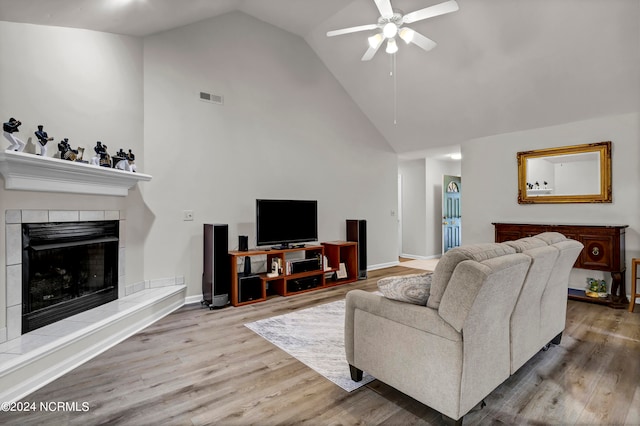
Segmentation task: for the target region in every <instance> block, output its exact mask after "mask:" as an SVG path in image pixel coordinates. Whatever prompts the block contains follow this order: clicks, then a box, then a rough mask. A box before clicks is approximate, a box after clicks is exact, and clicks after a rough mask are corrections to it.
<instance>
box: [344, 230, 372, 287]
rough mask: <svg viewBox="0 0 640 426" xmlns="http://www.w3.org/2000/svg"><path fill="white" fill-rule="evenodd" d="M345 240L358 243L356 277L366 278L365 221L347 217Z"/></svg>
mask: <svg viewBox="0 0 640 426" xmlns="http://www.w3.org/2000/svg"><path fill="white" fill-rule="evenodd" d="M347 241H355V242H357V243H358V279H359V280H366V279H367V221H366V220H362V219H358V220H355V219H347Z"/></svg>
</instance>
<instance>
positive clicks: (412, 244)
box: [398, 158, 464, 258]
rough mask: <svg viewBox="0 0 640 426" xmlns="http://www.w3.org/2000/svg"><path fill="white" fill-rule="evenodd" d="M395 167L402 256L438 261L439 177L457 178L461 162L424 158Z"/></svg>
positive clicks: (439, 241) (440, 197)
mask: <svg viewBox="0 0 640 426" xmlns="http://www.w3.org/2000/svg"><path fill="white" fill-rule="evenodd" d="M398 167H399V173H400V174H401V175H402V182H403V183H402V192H403V194H402V200H403V201H402V202H403V206H402V253H403V254H404V255H405V256H407V257H415V258H431V257H438V256H440V255H441V254H442V177H443V176H444V175H453V176H460V162H459V161H446V160H438V159H435V158H425V159H419V160H407V161H400V162H399V166H398ZM463 188H464V186H463ZM463 188H462V191H464V189H463ZM462 198H463V200H464V196H463V197H462ZM463 202H464V201H463Z"/></svg>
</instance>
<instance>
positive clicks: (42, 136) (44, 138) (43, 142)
mask: <svg viewBox="0 0 640 426" xmlns="http://www.w3.org/2000/svg"><path fill="white" fill-rule="evenodd" d="M42 127H43V126H42V124H40V125H38V130H37V131H36V132H35V135H36V137H37V138H38V142H39V143H40V154H37V155H41V156H43V157H46V156H47V142H49V141H52V140H53V138H52V137H49V135H47V132H45V131H44V130H42Z"/></svg>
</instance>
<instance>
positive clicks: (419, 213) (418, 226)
mask: <svg viewBox="0 0 640 426" xmlns="http://www.w3.org/2000/svg"><path fill="white" fill-rule="evenodd" d="M398 174H400V176H401V177H402V197H401V198H402V253H401V254H402V256H404V257H411V258H414V257H415V258H421V257H424V256H426V254H427V239H426V236H427V231H426V227H427V221H426V216H427V200H426V196H427V192H426V179H425V176H426V174H425V161H424V159H419V160H410V161H400V162H399V163H398Z"/></svg>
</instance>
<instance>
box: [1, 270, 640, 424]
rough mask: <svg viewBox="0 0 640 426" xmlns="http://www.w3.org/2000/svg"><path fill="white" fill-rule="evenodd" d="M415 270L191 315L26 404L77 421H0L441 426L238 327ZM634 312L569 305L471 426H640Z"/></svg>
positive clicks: (13, 418) (413, 407)
mask: <svg viewBox="0 0 640 426" xmlns="http://www.w3.org/2000/svg"><path fill="white" fill-rule="evenodd" d="M412 272H420V271H416V270H412V269H409V268H404V267H400V266H396V267H393V268H388V269H384V270H380V271H373V272H370V273H369V279H368V280H363V281H359V282H357V283H353V284H349V285H345V286H339V287H333V288H329V289H326V290H320V291H316V292H311V293H305V294H301V295H297V296H292V297H287V298H283V297H273V298H270V299H269V300H267V301H266V302H263V303H257V304H253V305H247V306H242V307H237V308H233V307H229V308H224V309H221V310H216V311H210V310H208V309H204V308H202V307H201V306H200V305H199V304H196V305H187V306H184V307H183V308H181V309H179V310H177V311H176V312H174V313H172V314H171V315H168V316H167V317H165V318H163V319H162V320H160V321H158V322H157V323H155V324H153V325H152V326H150V327H148V328H147V329H145V330H143V331H142V332H140V333H138V334H136V335H134V336H132V337H131V338H129V339H127V340H126V341H124V342H123V343H121V344H119V345H116V346H115V347H113V348H111V349H110V350H108V351H106V352H104V353H103V354H101V355H99V356H98V357H96V358H94V359H93V360H91V361H89V362H87V363H86V364H84V365H82V366H80V367H78V368H77V369H75V370H73V371H72V372H70V373H68V374H66V375H64V376H62V377H61V378H59V379H58V380H55V381H54V382H52V383H50V384H48V385H47V386H45V387H43V388H42V389H40V390H38V391H36V392H35V393H33V394H32V395H30V396H28V397H27V398H25V401H28V402H35V403H36V404H39V403H40V402H68V403H73V402H77V403H78V404H77V407H78V411H75V412H69V411H53V412H43V411H40V410H37V411H36V412H31V413H1V412H0V423H1V424H15V425H40V424H46V425H63V424H73V425H95V424H109V425H119V424H127V425H164V424H169V425H192V424H193V425H204V424H210V425H249V424H253V425H300V424H309V425H440V424H442V419H441V417H440V415H439V414H438V413H437V412H435V411H434V410H432V409H430V408H429V407H426V406H424V405H423V404H421V403H419V402H417V401H415V400H413V399H411V398H409V397H407V396H405V395H403V394H402V393H400V392H398V391H396V390H394V389H393V388H390V387H389V386H386V385H385V384H384V383H381V382H379V381H377V380H376V381H373V382H372V383H370V384H368V385H366V386H364V387H362V388H360V389H358V390H356V391H354V392H351V393H347V392H345V391H343V390H342V389H341V388H339V387H338V386H336V385H334V384H333V383H332V382H330V381H328V380H326V379H325V378H323V377H322V376H320V375H319V374H317V373H316V372H315V371H313V370H311V369H310V368H308V367H306V366H305V365H303V364H302V363H300V362H299V361H297V360H296V359H295V358H292V357H291V356H289V355H288V354H286V353H285V352H283V351H281V350H280V349H278V348H277V347H275V346H273V345H272V344H270V343H269V342H267V341H266V340H264V339H263V338H261V337H260V336H258V335H256V334H255V333H253V332H252V331H251V330H249V329H248V328H246V327H244V326H243V324H245V323H247V322H251V321H256V320H259V319H262V318H267V317H270V316H273V315H278V314H283V313H286V312H289V311H292V310H297V309H303V308H307V307H310V306H315V305H318V304H322V303H328V302H332V301H334V300H338V299H341V298H343V297H344V295H345V293H346V292H347V291H349V290H352V289H354V288H362V289H365V290H370V291H373V290H375V289H376V281H377V280H378V279H379V278H381V277H383V276H387V275H398V274H407V273H412ZM636 311H638V312H636V313H629V312H628V311H627V310H614V309H611V308H608V307H605V306H601V305H594V304H589V303H584V302H575V301H569V308H568V313H567V327H566V330H565V334H564V337H563V340H562V343H561V344H560V345H559V346H552V347H551V348H550V349H549V350H548V351H546V352H542V351H541V352H540V353H538V354H537V355H536V356H534V357H533V358H532V359H531V360H530V361H529V362H528V363H527V364H526V365H525V366H523V367H522V368H521V369H520V370H519V371H518V373H516V374H515V375H514V376H512V377H511V378H509V379H508V380H507V381H505V382H504V383H503V384H502V385H501V386H500V387H499V388H497V389H496V390H495V391H494V392H492V393H491V394H490V395H489V396H488V397H487V398H486V403H487V406H486V407H484V408H483V409H480V408H479V407H476V408H475V409H473V410H472V411H471V412H470V413H469V414H467V416H465V418H464V424H465V425H485V424H506V425H514V424H518V425H520V424H529V425H543V424H544V425H546V424H581V425H582V424H616V425H618V424H629V425H633V424H640V308H639V309H636ZM317 326H318V327H322V324H321V323H319V324H318V325H317ZM83 402H87V403H88V405H89V409H88V411H82V409H83V407H82V403H83Z"/></svg>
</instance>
